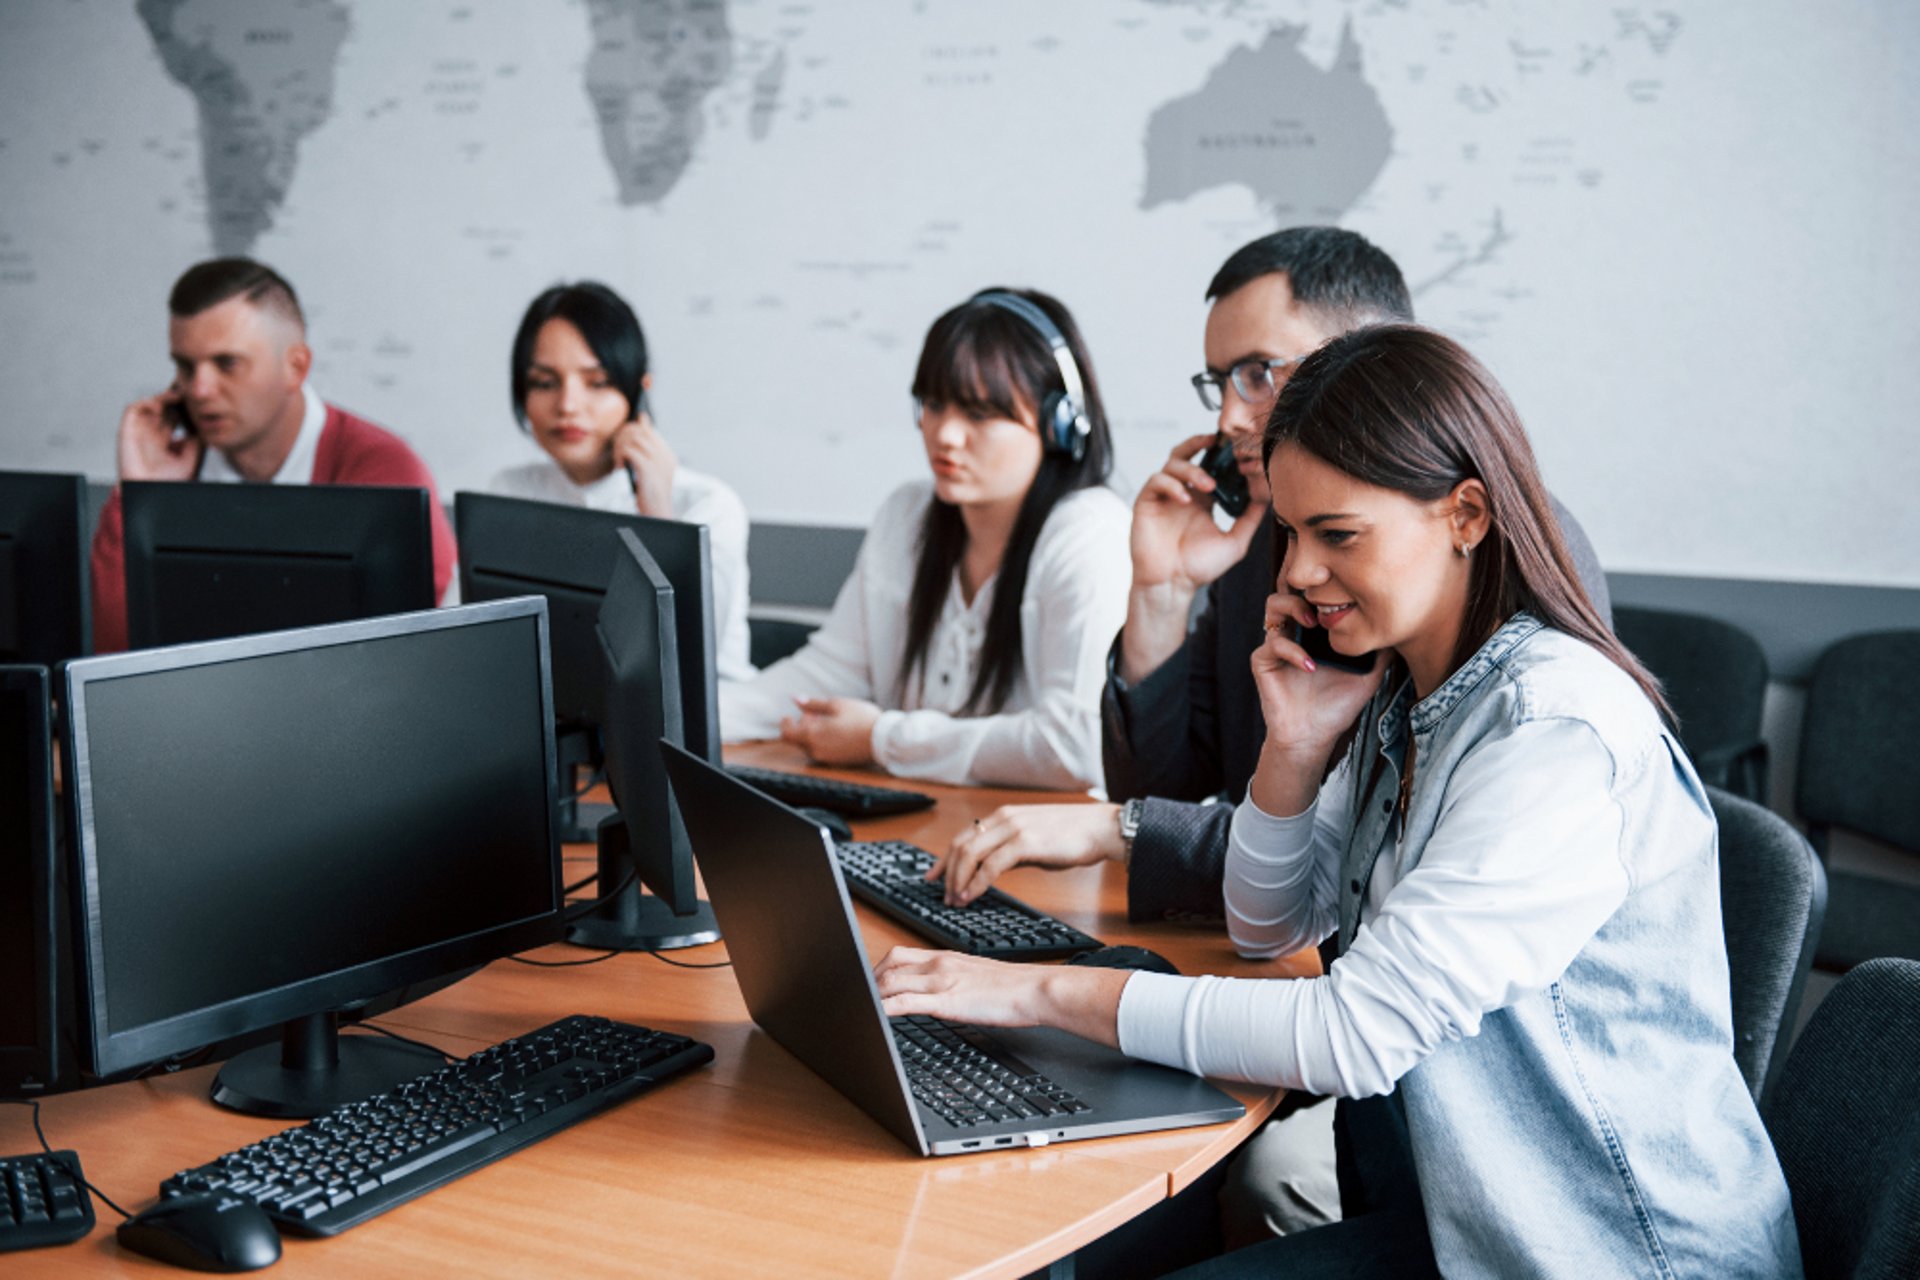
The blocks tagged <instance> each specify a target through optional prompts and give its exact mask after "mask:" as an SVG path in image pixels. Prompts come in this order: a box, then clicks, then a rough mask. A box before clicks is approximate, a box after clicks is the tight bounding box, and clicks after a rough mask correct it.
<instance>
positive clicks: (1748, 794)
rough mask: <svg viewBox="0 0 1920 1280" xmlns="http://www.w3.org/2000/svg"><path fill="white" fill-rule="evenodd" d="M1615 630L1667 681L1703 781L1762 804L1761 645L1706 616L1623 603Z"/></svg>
mask: <svg viewBox="0 0 1920 1280" xmlns="http://www.w3.org/2000/svg"><path fill="white" fill-rule="evenodd" d="M1613 633H1614V634H1615V635H1616V636H1618V637H1619V638H1620V642H1621V643H1622V644H1624V645H1626V646H1627V648H1628V649H1630V650H1632V651H1633V655H1634V656H1635V657H1637V658H1639V659H1640V661H1641V662H1643V663H1645V664H1646V667H1647V669H1648V670H1649V671H1651V672H1653V674H1654V675H1656V676H1658V677H1659V678H1660V683H1661V684H1663V685H1664V686H1666V691H1667V700H1668V701H1669V702H1671V703H1672V704H1673V710H1674V713H1675V714H1676V715H1678V716H1679V717H1680V742H1681V745H1682V746H1684V747H1686V749H1687V755H1688V756H1689V757H1691V758H1692V760H1693V767H1694V768H1695V769H1696V770H1697V771H1698V772H1699V774H1700V778H1701V780H1702V781H1703V782H1707V783H1710V784H1712V785H1713V786H1716V787H1721V788H1724V789H1725V790H1727V791H1731V792H1733V794H1735V795H1737V796H1740V797H1741V798H1743V799H1746V800H1754V801H1758V802H1759V803H1761V804H1765V803H1766V799H1767V744H1766V743H1764V742H1762V741H1761V740H1760V714H1761V708H1762V704H1763V703H1764V702H1765V700H1766V696H1767V656H1766V654H1765V653H1763V652H1761V649H1760V642H1759V641H1757V640H1755V639H1754V638H1753V637H1752V636H1751V635H1749V634H1748V633H1747V632H1745V631H1742V630H1741V629H1740V628H1739V627H1736V626H1734V625H1732V624H1731V623H1727V622H1722V621H1720V620H1719V619H1718V618H1709V617H1706V616H1705V615H1704V614H1698V613H1673V612H1669V611H1667V610H1665V609H1636V608H1630V607H1627V606H1624V605H1622V606H1619V607H1617V608H1615V609H1614V611H1613Z"/></svg>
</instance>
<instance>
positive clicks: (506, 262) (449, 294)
mask: <svg viewBox="0 0 1920 1280" xmlns="http://www.w3.org/2000/svg"><path fill="white" fill-rule="evenodd" d="M1690 32H1691V28H1690V26H1689V25H1688V23H1687V22H1685V21H1683V20H1682V18H1681V17H1680V16H1679V15H1678V14H1677V13H1675V12H1673V11H1669V10H1665V9H1658V8H1653V7H1643V6H1640V5H1633V4H1626V5H1610V6H1607V7H1604V8H1602V7H1596V6H1547V7H1544V8H1543V7H1542V6H1538V5H1536V4H1533V3H1531V2H1530V0H1438V2H1437V3H1436V4H1434V5H1417V4H1414V3H1412V0H1057V2H1056V3H1054V4H1050V5H1045V6H1035V5H1031V4H1029V3H1024V2H1022V0H862V2H861V3H858V4H837V3H836V4H824V3H820V2H819V0H485V2H483V0H417V2H414V0H409V2H408V3H404V4H399V3H394V4H387V3H376V2H374V0H134V3H132V4H128V3H126V0H58V3H55V2H54V0H37V2H36V3H33V4H28V5H20V6H11V5H9V6H0V189H5V190H7V191H9V192H10V193H11V194H10V196H9V198H8V199H7V200H5V201H0V324H5V325H7V326H9V327H10V328H17V327H19V326H22V325H26V326H29V327H32V326H37V325H39V324H41V323H42V318H43V317H47V316H59V315H63V314H64V313H63V312H62V310H61V309H62V308H63V307H65V306H66V305H67V300H69V299H72V298H74V297H76V296H78V295H76V294H75V292H74V289H75V288H76V285H77V284H78V282H80V281H83V280H87V279H89V278H90V277H91V276H92V275H93V274H95V273H105V272H111V273H114V274H115V275H116V276H117V277H118V278H121V279H127V280H137V281H138V284H137V291H138V295H139V297H138V299H136V300H135V301H137V302H138V303H139V305H137V306H136V305H129V306H128V307H126V308H124V309H122V310H121V311H117V312H116V313H115V314H113V315H110V316H105V317H92V316H90V317H89V318H88V319H87V320H86V321H85V323H86V324H88V325H89V326H91V327H92V330H93V338H92V341H94V342H95V344H96V345H99V344H105V345H104V346H102V347H101V351H102V354H101V355H100V356H99V357H97V363H98V367H100V368H103V369H105V370H107V371H108V374H109V377H107V378H105V379H101V380H98V385H95V384H94V383H92V382H89V381H88V380H87V379H85V378H75V377H68V378H67V379H66V381H65V385H67V386H70V387H76V388H78V394H77V398H76V397H62V396H60V395H58V394H56V392H55V390H54V388H55V387H56V386H57V385H59V380H57V379H56V380H48V379H16V380H15V381H14V383H12V384H9V385H6V386H0V391H5V392H6V393H8V394H10V395H11V396H12V397H13V399H14V402H15V403H16V404H17V405H23V406H25V409H24V413H23V418H22V420H24V421H26V422H30V423H33V424H35V425H34V427H33V428H31V429H30V431H29V433H28V434H26V435H25V436H24V437H23V439H22V441H21V442H20V443H19V445H18V447H17V448H16V457H18V459H19V462H20V464H22V465H34V466H43V467H53V468H59V469H73V470H84V471H86V472H88V473H89V474H92V475H96V476H101V475H106V474H110V473H111V468H112V465H113V455H112V444H111V438H110V431H109V430H108V428H109V427H110V424H111V423H112V422H113V421H114V419H115V416H116V415H117V413H118V411H119V407H120V406H122V405H124V404H125V403H126V402H127V401H128V400H129V399H131V398H133V397H134V396H136V395H141V394H151V393H152V390H153V389H154V386H155V385H156V381H155V380H156V379H158V378H163V377H164V376H165V361H164V354H165V353H164V350H163V349H161V348H159V347H158V346H157V344H156V342H155V340H154V335H155V320H156V318H157V317H156V310H157V306H158V303H157V301H156V300H157V299H158V298H159V297H162V296H164V290H165V288H166V283H167V282H168V281H170V280H171V279H172V278H173V276H175V275H177V274H178V272H179V270H180V269H181V267H182V266H184V265H185V264H186V263H189V262H192V261H194V260H196V259H197V258H201V257H205V256H208V255H209V254H250V255H254V256H257V257H260V258H262V259H263V260H265V261H267V262H269V263H272V264H273V265H275V266H276V267H279V268H280V269H282V270H283V271H285V272H286V273H287V274H288V276H289V278H290V279H292V280H293V281H294V282H295V284H296V286H297V287H298V288H299V289H300V291H301V295H302V299H303V301H304V302H305V303H306V304H307V305H308V313H309V320H310V322H311V325H310V330H311V334H312V340H313V348H314V355H315V364H314V379H315V384H316V386H317V387H318V389H319V390H320V391H321V392H322V394H324V395H326V396H328V397H329V398H331V399H334V400H336V401H337V402H339V403H341V404H343V405H345V406H347V407H349V408H353V409H354V410H355V411H356V412H361V413H363V414H365V415H366V416H369V417H371V418H373V419H374V420H376V421H380V422H382V423H383V424H384V425H388V426H391V427H392V428H393V429H395V430H397V431H399V432H401V433H402V434H403V435H405V436H406V437H407V438H408V439H409V440H410V441H412V442H414V443H415V445H416V446H417V447H418V448H419V450H420V452H421V453H422V455H423V456H424V457H425V458H426V460H427V461H428V463H429V465H430V466H431V467H432V468H433V469H434V471H435V474H436V477H437V478H438V479H439V481H440V484H441V487H442V488H443V489H446V490H449V491H452V490H458V489H460V488H476V487H481V486H483V485H484V484H485V483H486V482H487V480H488V479H489V478H490V477H491V476H492V474H493V473H494V472H495V471H497V470H498V469H500V468H501V467H503V466H507V465H513V464H515V463H517V462H520V461H524V460H526V458H527V456H528V455H527V452H526V449H527V446H526V445H525V440H524V437H523V436H522V435H521V434H520V433H519V432H517V431H516V430H515V429H514V426H513V421H512V417H511V414H510V412H509V406H507V405H506V403H505V391H504V380H503V378H502V375H501V373H500V366H501V363H502V361H503V359H504V355H505V352H506V349H507V346H508V343H509V339H510V337H511V333H512V328H513V325H514V324H515V322H516V320H517V317H518V312H519V309H520V308H522V307H524V305H525V300H526V299H527V298H529V297H531V296H532V295H533V294H534V293H536V292H537V291H538V290H539V289H541V288H543V287H545V286H546V285H548V284H551V283H552V282H553V281H555V280H556V279H568V278H573V279H577V278H581V277H592V278H600V279H605V280H607V281H608V282H609V283H611V284H613V285H614V286H615V287H616V288H619V289H620V290H621V291H622V292H623V293H625V294H627V296H629V297H630V298H631V299H632V300H633V301H634V302H635V305H636V308H637V309H638V311H639V313H640V315H641V317H642V320H643V323H644V324H645V325H646V328H647V333H648V341H649V346H650V349H654V350H656V351H657V354H658V359H659V364H658V374H657V377H656V383H655V387H654V389H653V391H652V392H650V396H649V398H650V402H651V404H652V406H653V409H654V412H655V414H656V417H657V419H658V420H659V422H660V423H661V425H662V429H663V430H666V431H669V432H673V433H680V434H677V435H676V440H677V444H676V447H677V448H681V449H682V450H683V457H684V458H685V459H686V461H687V462H688V464H689V465H692V466H695V467H699V468H701V469H703V470H708V471H711V472H715V473H719V474H722V475H723V476H725V477H726V478H728V479H729V480H730V482H731V483H733V484H735V486H736V487H737V488H738V489H739V490H740V492H741V494H742V497H743V498H744V499H746V501H747V503H748V506H749V508H750V509H752V510H754V511H755V512H756V514H761V513H767V514H769V515H770V516H771V517H772V518H787V519H812V520H819V521H825V522H833V523H860V522H863V521H864V520H865V519H866V518H867V517H868V516H869V515H870V514H871V511H872V509H873V508H874V507H875V506H876V505H877V503H878V502H879V500H880V499H881V497H883V496H884V486H883V485H881V484H880V483H879V482H878V480H877V479H876V477H878V476H881V475H899V474H901V473H902V472H904V471H906V470H908V469H910V468H912V467H914V466H915V465H917V464H918V462H919V459H918V458H917V456H916V452H915V447H914V444H913V440H912V437H911V433H909V432H906V431H903V430H902V425H903V422H904V421H905V415H904V413H903V411H902V409H901V405H902V403H903V402H904V400H905V388H906V384H907V382H908V381H909V380H910V377H911V372H912V365H913V360H914V353H915V351H916V350H917V348H918V344H919V341H920V338H921V335H922V334H924V333H925V332H926V329H927V326H928V324H929V323H930V322H931V320H932V318H933V317H934V316H936V315H938V314H939V313H940V311H942V310H944V309H945V308H946V307H948V306H951V305H952V304H953V303H954V302H955V301H957V300H958V299H959V298H960V297H964V296H965V294H966V293H968V292H971V291H973V290H975V289H978V288H981V287H984V286H986V285H988V284H1032V285H1034V286H1036V287H1041V288H1045V289H1048V290H1049V291H1051V292H1053V293H1055V294H1056V295H1057V296H1059V297H1060V298H1061V299H1062V300H1064V301H1066V302H1067V303H1068V305H1069V306H1070V307H1071V308H1072V309H1073V311H1074V313H1075V314H1076V316H1078V317H1080V319H1081V323H1082V325H1083V327H1084V328H1085V329H1086V331H1087V337H1088V342H1089V345H1090V347H1091V348H1092V350H1093V351H1094V357H1095V364H1096V366H1097V373H1098V378H1099V381H1100V382H1101V384H1102V390H1103V398H1104V399H1105V401H1106V403H1107V406H1108V411H1109V416H1110V418H1111V421H1112V424H1113V430H1114V435H1115V442H1116V457H1117V459H1118V468H1119V471H1118V476H1117V478H1116V484H1118V485H1119V486H1120V487H1121V488H1122V489H1128V488H1129V486H1134V485H1138V483H1139V482H1140V481H1141V480H1142V479H1143V478H1144V476H1145V475H1146V474H1147V472H1148V471H1150V470H1151V469H1152V468H1153V467H1154V466H1157V465H1158V462H1159V460H1160V459H1162V458H1164V457H1165V453H1166V449H1167V448H1168V443H1169V442H1170V441H1173V440H1178V439H1181V438H1184V437H1186V436H1188V435H1191V434H1192V433H1194V432H1195V431H1197V430H1201V429H1204V428H1205V426H1206V425H1207V424H1208V421H1209V420H1208V418H1207V417H1206V416H1205V415H1204V414H1203V413H1202V411H1201V409H1200V406H1199V405H1198V403H1197V402H1196V401H1195V400H1194V398H1193V395H1192V389H1191V387H1190V386H1189V385H1188V381H1187V379H1188V377H1189V376H1190V375H1191V373H1192V372H1193V371H1194V369H1195V368H1196V367H1197V365H1196V357H1198V355H1199V354H1200V353H1199V346H1200V341H1199V339H1200V336H1201V335H1200V333H1199V328H1200V323H1199V321H1200V318H1201V312H1202V311H1203V302H1202V299H1201V297H1200V295H1201V292H1202V286H1203V285H1204V283H1205V281H1206V280H1207V278H1208V277H1209V276H1210V275H1211V273H1212V272H1213V270H1214V269H1215V268H1216V267H1217V266H1218V264H1219V263H1220V261H1221V260H1222V259H1223V258H1224V256H1225V255H1226V254H1227V253H1228V252H1230V251H1231V250H1232V249H1233V248H1234V247H1236V246H1238V245H1240V244H1243V243H1245V242H1246V241H1248V240H1250V239H1252V238H1253V237H1255V236H1258V235H1260V234H1262V233H1263V232H1266V231H1269V230H1273V229H1275V228H1277V227H1281V226H1286V225H1289V224H1298V223H1333V224H1339V225H1343V226H1349V227H1353V228H1355V229H1358V230H1362V231H1364V232H1365V233H1366V234H1367V235H1369V236H1370V237H1372V238H1374V239H1375V240H1376V242H1378V243H1380V244H1382V245H1383V246H1385V247H1387V248H1388V249H1389V251H1390V252H1391V253H1392V254H1393V255H1394V257H1395V259H1396V260H1397V261H1398V262H1399V263H1400V264H1401V266H1402V268H1403V269H1404V271H1405V273H1406V275H1407V278H1408V281H1409V284H1410V286H1411V288H1412V289H1413V292H1414V298H1415V306H1416V310H1417V312H1418V314H1419V315H1420V318H1421V319H1422V320H1423V321H1426V322H1427V323H1431V324H1434V325H1435V326H1437V327H1439V328H1441V329H1443V330H1444V331H1445V332H1447V333H1449V334H1452V335H1453V336H1455V337H1458V338H1460V339H1462V340H1463V341H1466V342H1468V343H1470V344H1486V343H1499V342H1502V341H1509V342H1515V341H1517V342H1521V343H1523V344H1524V342H1525V341H1526V335H1527V334H1528V332H1529V329H1530V326H1531V325H1532V324H1533V323H1534V322H1535V320H1536V318H1537V316H1538V314H1539V311H1538V308H1539V306H1540V304H1541V303H1542V302H1543V301H1551V300H1552V294H1551V293H1549V292H1543V285H1542V280H1543V276H1542V273H1541V271H1540V269H1539V262H1538V261H1537V260H1532V261H1530V260H1529V259H1528V257H1527V254H1528V252H1529V250H1536V251H1537V249H1538V248H1539V247H1541V246H1542V245H1544V244H1545V242H1546V241H1548V240H1549V239H1551V238H1554V237H1556V236H1559V235H1561V234H1562V233H1563V232H1564V230H1565V228H1567V227H1569V226H1577V225H1579V224H1580V222H1581V220H1582V219H1584V218H1588V217H1590V216H1594V211H1596V210H1601V209H1604V207H1605V205H1606V202H1607V200H1608V199H1609V198H1610V197H1613V196H1616V195H1617V193H1618V192H1619V191H1620V189H1621V188H1620V187H1619V186H1617V185H1616V184H1620V183H1628V182H1631V181H1632V178H1631V176H1630V169H1629V166H1631V165H1633V164H1634V163H1635V154H1636V148H1638V149H1640V150H1644V148H1645V146H1646V142H1647V139H1648V137H1649V131H1650V130H1658V129H1661V128H1664V127H1665V122H1664V121H1663V120H1662V119H1661V114H1662V112H1663V111H1664V110H1665V109H1666V108H1665V104H1666V102H1667V100H1668V98H1669V96H1670V95H1673V94H1676V93H1681V92H1684V91H1685V81H1684V79H1682V78H1681V77H1685V76H1687V75H1690V74H1697V72H1696V71H1695V70H1694V68H1695V67H1696V65H1697V64H1696V63H1692V62H1688V61H1687V60H1686V59H1685V58H1683V57H1678V56H1677V55H1680V54H1682V53H1684V52H1685V51H1687V50H1689V49H1691V48H1692V47H1693V44H1692V41H1693V40H1694V39H1695V37H1694V36H1693V35H1691V34H1690ZM1583 269H1584V268H1583ZM82 292H84V287H82ZM75 322H76V323H77V322H79V316H78V313H77V312H76V313H75ZM56 354H57V353H56ZM76 359H78V357H77V356H76ZM821 386H825V387H831V388H832V389H833V391H832V394H831V395H830V396H820V395H812V396H807V395H795V394H792V393H793V391H794V389H802V388H812V387H821ZM768 397H773V400H771V401H770V400H768ZM769 415H771V417H772V419H773V423H774V425H771V426H770V424H769V422H768V421H766V420H765V419H767V417H768V416H769ZM41 423H45V424H46V425H45V426H44V428H42V427H41V426H40V425H39V424H41ZM1564 429H1565V430H1567V431H1569V432H1576V431H1580V430H1586V429H1590V424H1586V423H1582V422H1580V421H1578V420H1577V418H1575V417H1572V416H1569V417H1568V418H1567V419H1566V420H1565V424H1564Z"/></svg>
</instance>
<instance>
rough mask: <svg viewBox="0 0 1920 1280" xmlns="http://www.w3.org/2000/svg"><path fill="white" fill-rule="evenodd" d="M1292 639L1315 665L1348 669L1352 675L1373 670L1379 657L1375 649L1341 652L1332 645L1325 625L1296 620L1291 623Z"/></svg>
mask: <svg viewBox="0 0 1920 1280" xmlns="http://www.w3.org/2000/svg"><path fill="white" fill-rule="evenodd" d="M1292 639H1293V642H1294V643H1295V644H1297V645H1299V646H1300V647H1301V648H1302V649H1305V650H1306V651H1307V656H1308V657H1309V658H1312V659H1313V664H1314V665H1315V666H1317V667H1332V668H1333V669H1334V670H1336V671H1350V672H1352V673H1353V674H1354V675H1360V676H1363V675H1366V674H1367V673H1368V672H1369V671H1372V670H1373V668H1374V664H1375V663H1376V662H1377V661H1378V660H1379V658H1380V654H1379V652H1378V651H1377V650H1376V651H1374V652H1372V653H1359V654H1346V653H1341V652H1340V651H1339V650H1338V649H1335V648H1334V647H1333V637H1331V636H1329V635H1328V634H1327V629H1326V628H1325V627H1308V626H1302V625H1301V624H1300V623H1298V622H1296V623H1294V624H1293V636H1292Z"/></svg>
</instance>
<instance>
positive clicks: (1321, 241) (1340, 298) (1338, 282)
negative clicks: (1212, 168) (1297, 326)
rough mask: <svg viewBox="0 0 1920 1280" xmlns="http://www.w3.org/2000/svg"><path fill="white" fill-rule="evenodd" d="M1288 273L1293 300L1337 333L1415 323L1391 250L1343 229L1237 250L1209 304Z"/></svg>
mask: <svg viewBox="0 0 1920 1280" xmlns="http://www.w3.org/2000/svg"><path fill="white" fill-rule="evenodd" d="M1276 272H1280V273H1283V274H1285V276H1286V277H1287V283H1288V285H1290V286H1291V287H1292V289H1293V296H1294V298H1295V299H1296V300H1297V301H1298V302H1299V303H1300V305H1301V306H1302V307H1305V308H1306V309H1307V310H1308V311H1311V312H1313V313H1314V314H1315V315H1316V316H1317V317H1318V318H1319V319H1320V320H1321V322H1322V324H1323V327H1324V328H1326V329H1327V330H1328V331H1329V332H1332V333H1345V332H1347V331H1348V330H1351V329H1357V328H1359V327H1360V326H1361V325H1366V324H1391V323H1395V322H1399V323H1411V322H1412V320H1413V297H1412V295H1411V294H1409V293H1408V292H1407V281H1406V277H1404V276H1402V275H1401V274H1400V268H1399V267H1397V266H1395V265H1394V261H1393V259H1392V258H1390V257H1388V256H1387V254H1386V251H1385V250H1383V249H1381V248H1380V247H1379V246H1378V245H1376V244H1374V243H1373V242H1372V241H1370V240H1368V239H1367V238H1366V237H1365V236H1363V235H1361V234H1359V233H1358V232H1355V231H1347V230H1344V229H1342V228H1340V227H1288V228H1287V229H1286V230H1285V231H1276V232H1274V233H1273V234H1272V235H1265V236H1261V237H1260V238H1259V239H1258V240H1255V241H1253V242H1252V243H1251V244H1246V245H1242V246H1241V247H1240V248H1239V249H1236V250H1235V251H1234V254H1233V256H1232V257H1231V258H1228V259H1227V260H1226V262H1225V264H1223V265H1222V266H1221V268H1220V270H1219V271H1217V272H1215V273H1214V277H1213V281H1212V283H1210V284H1209V285H1207V301H1208V302H1212V301H1214V300H1215V299H1218V298H1224V297H1226V296H1227V295H1228V294H1230V293H1232V292H1234V291H1235V290H1236V289H1239V288H1240V287H1241V286H1243V285H1246V284H1250V283H1252V282H1253V281H1255V280H1258V279H1259V278H1260V277H1261V276H1268V275H1273V274H1274V273H1276Z"/></svg>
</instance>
